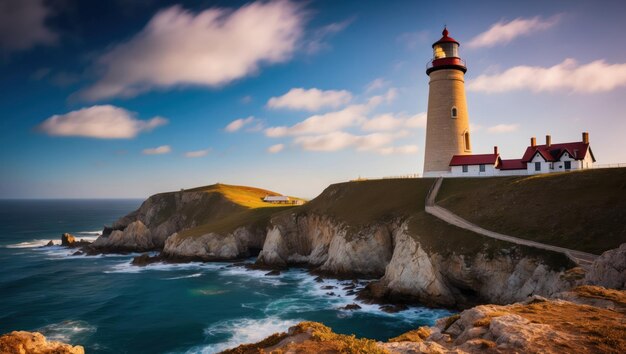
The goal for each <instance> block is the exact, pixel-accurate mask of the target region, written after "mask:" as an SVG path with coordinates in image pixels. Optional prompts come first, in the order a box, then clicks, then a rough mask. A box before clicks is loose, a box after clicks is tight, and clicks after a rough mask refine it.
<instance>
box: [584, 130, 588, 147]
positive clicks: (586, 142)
mask: <svg viewBox="0 0 626 354" xmlns="http://www.w3.org/2000/svg"><path fill="white" fill-rule="evenodd" d="M583 143H585V144H589V133H588V132H583Z"/></svg>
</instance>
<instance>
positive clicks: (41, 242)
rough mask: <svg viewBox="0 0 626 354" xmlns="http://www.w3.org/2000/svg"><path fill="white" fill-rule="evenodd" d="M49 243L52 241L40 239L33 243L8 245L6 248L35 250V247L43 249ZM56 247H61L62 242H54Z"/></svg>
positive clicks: (32, 241)
mask: <svg viewBox="0 0 626 354" xmlns="http://www.w3.org/2000/svg"><path fill="white" fill-rule="evenodd" d="M48 242H50V239H40V240H31V241H24V242H20V243H14V244H12V245H6V246H4V247H6V248H35V247H42V246H45V245H47V244H48ZM52 242H53V243H54V244H55V245H60V244H61V241H52Z"/></svg>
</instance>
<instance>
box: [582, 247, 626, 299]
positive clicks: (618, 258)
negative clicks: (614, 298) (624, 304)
mask: <svg viewBox="0 0 626 354" xmlns="http://www.w3.org/2000/svg"><path fill="white" fill-rule="evenodd" d="M585 283H587V284H591V285H599V286H603V287H606V288H612V289H626V243H622V244H621V245H620V246H619V248H616V249H612V250H609V251H606V252H604V253H602V255H601V256H600V257H598V259H596V260H595V261H594V262H593V264H592V265H591V270H590V271H589V272H588V273H587V275H586V277H585Z"/></svg>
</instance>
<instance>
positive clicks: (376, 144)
mask: <svg viewBox="0 0 626 354" xmlns="http://www.w3.org/2000/svg"><path fill="white" fill-rule="evenodd" d="M393 139H394V136H393V134H386V133H373V134H368V135H353V134H349V133H346V132H341V131H337V132H332V133H328V134H324V135H315V136H301V137H297V138H295V139H294V143H295V144H296V145H298V146H300V147H302V148H303V149H304V150H307V151H337V150H342V149H345V148H347V147H354V148H356V149H357V150H359V151H367V150H373V149H376V148H380V147H382V146H384V145H387V144H389V143H391V142H392V141H393Z"/></svg>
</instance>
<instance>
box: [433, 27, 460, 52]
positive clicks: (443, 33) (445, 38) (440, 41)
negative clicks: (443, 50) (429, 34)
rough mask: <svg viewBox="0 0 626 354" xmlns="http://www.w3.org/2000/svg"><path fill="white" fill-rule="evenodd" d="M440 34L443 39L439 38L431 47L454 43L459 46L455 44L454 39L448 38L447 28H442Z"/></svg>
mask: <svg viewBox="0 0 626 354" xmlns="http://www.w3.org/2000/svg"><path fill="white" fill-rule="evenodd" d="M441 34H442V35H443V37H441V39H440V40H438V41H437V42H435V43H433V47H435V45H436V44H439V43H456V44H458V45H461V44H459V42H457V40H456V39H454V38H452V37H448V28H447V27H444V28H443V31H442V32H441Z"/></svg>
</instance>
